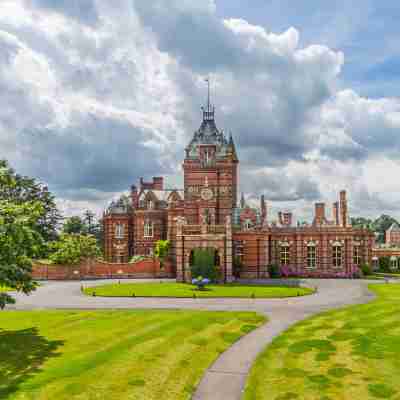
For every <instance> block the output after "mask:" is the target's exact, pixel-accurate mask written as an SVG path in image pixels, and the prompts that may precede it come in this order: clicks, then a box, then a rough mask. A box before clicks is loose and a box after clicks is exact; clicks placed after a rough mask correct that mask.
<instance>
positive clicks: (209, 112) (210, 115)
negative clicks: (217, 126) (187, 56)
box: [201, 76, 214, 121]
mask: <svg viewBox="0 0 400 400" xmlns="http://www.w3.org/2000/svg"><path fill="white" fill-rule="evenodd" d="M204 80H205V81H206V82H207V109H204V108H203V107H202V108H201V109H202V110H203V119H204V120H205V121H211V120H214V107H211V82H210V76H208V77H207V78H206V79H204Z"/></svg>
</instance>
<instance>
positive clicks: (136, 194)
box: [131, 185, 139, 208]
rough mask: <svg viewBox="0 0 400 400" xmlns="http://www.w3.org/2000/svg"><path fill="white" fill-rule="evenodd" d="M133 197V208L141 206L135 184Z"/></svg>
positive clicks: (132, 189) (132, 192)
mask: <svg viewBox="0 0 400 400" xmlns="http://www.w3.org/2000/svg"><path fill="white" fill-rule="evenodd" d="M131 199H132V206H133V208H139V193H138V189H137V187H136V186H135V185H132V186H131Z"/></svg>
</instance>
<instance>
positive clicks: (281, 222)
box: [278, 211, 284, 225]
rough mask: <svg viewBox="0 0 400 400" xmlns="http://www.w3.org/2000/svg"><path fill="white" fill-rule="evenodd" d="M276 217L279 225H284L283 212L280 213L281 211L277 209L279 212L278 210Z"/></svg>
mask: <svg viewBox="0 0 400 400" xmlns="http://www.w3.org/2000/svg"><path fill="white" fill-rule="evenodd" d="M278 219H279V224H280V225H284V223H283V214H282V211H279V212H278Z"/></svg>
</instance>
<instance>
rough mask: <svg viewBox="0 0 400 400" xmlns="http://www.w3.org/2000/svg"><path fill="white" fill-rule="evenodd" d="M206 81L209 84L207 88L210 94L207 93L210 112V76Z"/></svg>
mask: <svg viewBox="0 0 400 400" xmlns="http://www.w3.org/2000/svg"><path fill="white" fill-rule="evenodd" d="M205 81H206V82H207V88H208V92H207V111H208V112H210V106H211V104H210V76H208V77H207V78H206V79H205Z"/></svg>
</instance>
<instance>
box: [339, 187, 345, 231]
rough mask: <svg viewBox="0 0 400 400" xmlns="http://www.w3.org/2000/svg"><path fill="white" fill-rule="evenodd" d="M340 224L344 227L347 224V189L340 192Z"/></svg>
mask: <svg viewBox="0 0 400 400" xmlns="http://www.w3.org/2000/svg"><path fill="white" fill-rule="evenodd" d="M340 224H341V226H343V228H346V226H347V198H346V191H345V190H342V191H341V192H340Z"/></svg>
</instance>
